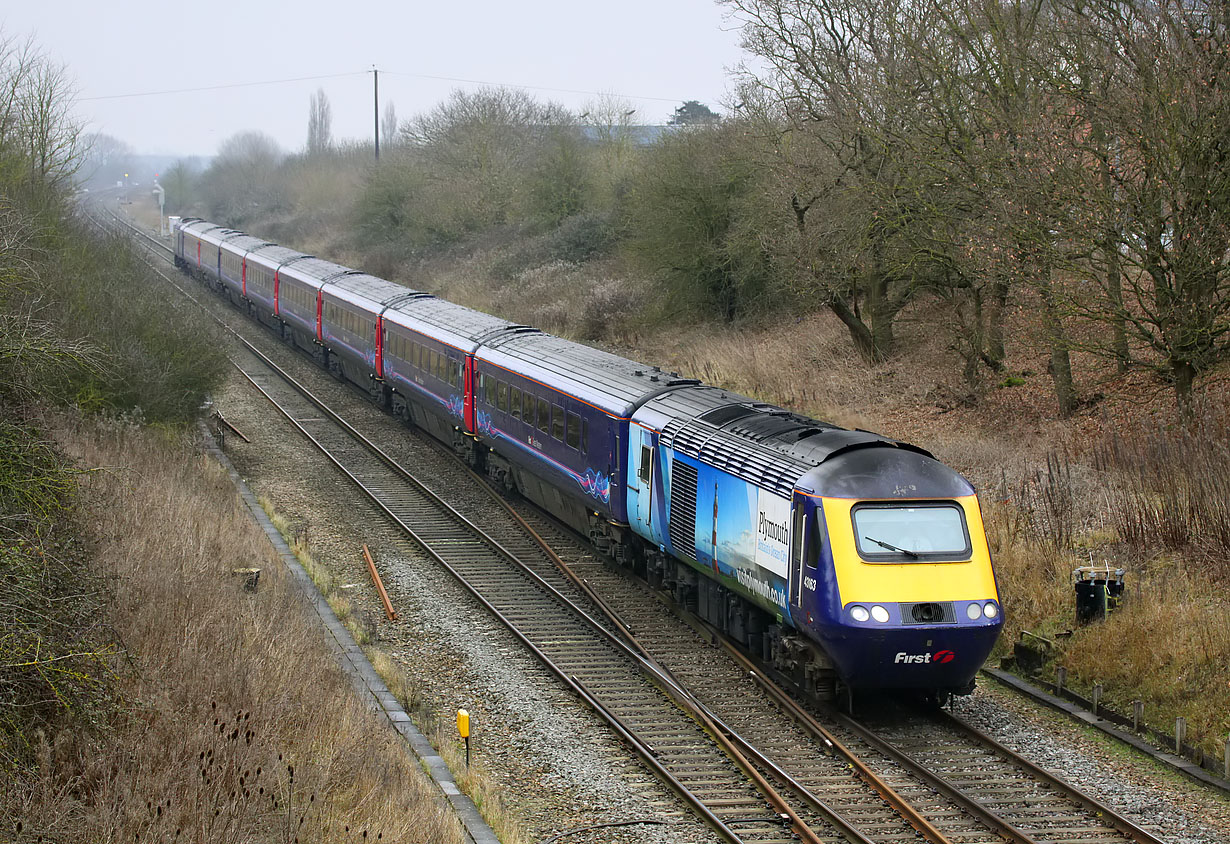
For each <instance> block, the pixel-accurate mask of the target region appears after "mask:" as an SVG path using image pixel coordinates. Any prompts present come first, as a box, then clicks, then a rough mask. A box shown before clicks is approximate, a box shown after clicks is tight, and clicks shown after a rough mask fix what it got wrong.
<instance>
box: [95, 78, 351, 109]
mask: <svg viewBox="0 0 1230 844" xmlns="http://www.w3.org/2000/svg"><path fill="white" fill-rule="evenodd" d="M368 72H369V71H366V70H354V71H350V72H349V73H328V74H324V75H322V76H295V77H292V78H290V79H266V80H264V81H261V82H232V83H230V84H227V85H203V86H201V87H199V88H175V89H168V90H166V91H141V92H138V93H132V94H107V95H105V96H100V97H78V98H77V102H79V103H80V102H90V101H92V100H122V99H127V98H129V97H161V96H163V95H165V94H192V93H196V92H198V91H221V90H223V89H226V88H254V87H256V86H259V85H282V84H285V83H287V82H309V81H312V80H316V79H340V78H342V77H343V76H361V75H363V74H366V73H368Z"/></svg>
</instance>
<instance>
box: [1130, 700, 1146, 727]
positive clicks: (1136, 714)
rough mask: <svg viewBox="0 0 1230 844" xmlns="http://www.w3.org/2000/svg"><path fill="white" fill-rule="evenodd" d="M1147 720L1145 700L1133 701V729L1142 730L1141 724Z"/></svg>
mask: <svg viewBox="0 0 1230 844" xmlns="http://www.w3.org/2000/svg"><path fill="white" fill-rule="evenodd" d="M1144 720H1145V702H1144V701H1143V700H1134V701H1132V729H1133V730H1140V725H1141V724H1142V723H1143V722H1144Z"/></svg>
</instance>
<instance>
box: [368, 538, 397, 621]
mask: <svg viewBox="0 0 1230 844" xmlns="http://www.w3.org/2000/svg"><path fill="white" fill-rule="evenodd" d="M363 559H365V560H367V571H368V573H370V574H371V576H372V582H373V583H375V584H376V591H377V592H379V593H380V601H381V603H383V604H384V614H385V615H387V616H388V617H389V621H397V613H395V612H393V604H392V603H391V602H390V601H389V593H388V592H385V591H384V584H383V583H382V582H381V581H380V573H379V572H377V571H376V561H375V560H373V559H372V552H371V551H368V550H367V546H366V545H364V546H363Z"/></svg>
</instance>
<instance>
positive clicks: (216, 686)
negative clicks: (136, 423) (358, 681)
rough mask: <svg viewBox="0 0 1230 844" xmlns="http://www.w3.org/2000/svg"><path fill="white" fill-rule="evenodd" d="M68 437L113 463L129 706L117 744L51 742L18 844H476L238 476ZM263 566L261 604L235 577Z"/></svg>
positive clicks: (115, 583) (101, 483)
mask: <svg viewBox="0 0 1230 844" xmlns="http://www.w3.org/2000/svg"><path fill="white" fill-rule="evenodd" d="M58 439H59V441H60V442H61V443H62V446H63V447H64V449H65V450H66V451H67V452H68V453H70V454H72V455H74V456H75V457H76V458H77V460H79V461H80V463H82V464H83V465H87V466H105V467H112V468H110V469H109V470H108V471H106V472H96V473H93V474H92V475H90V479H91V480H90V481H89V487H88V489H87V497H88V499H89V500H90V502H91V503H90V509H91V511H92V516H93V525H94V530H93V536H92V537H91V541H92V543H93V545H94V554H93V559H94V561H95V565H96V566H97V567H98V569H99V571H100V572H101V573H102V574H103V576H104V577H105V578H106V579H107V580H108V582H109V583H110V584H111V589H112V596H113V601H112V603H111V613H112V614H111V618H110V622H111V625H112V627H113V629H114V631H115V635H116V638H117V640H118V641H120V642H122V643H123V646H124V648H125V651H126V654H127V659H126V661H125V662H124V663H123V664H119V665H117V671H118V673H119V675H120V678H119V684H120V688H119V692H120V693H121V694H122V697H123V700H124V702H125V705H124V707H123V709H122V712H121V713H119V715H118V717H117V718H116V719H115V721H114V723H113V724H112V725H111V726H110V727H109V728H108V729H107V730H105V731H103V732H101V733H95V734H86V733H84V732H82V731H80V730H76V729H74V728H73V727H72V726H71V725H70V726H66V727H65V728H64V729H63V730H61V731H60V732H59V733H58V734H56V735H54V736H45V737H41V738H40V745H41V751H40V757H41V766H40V768H41V770H40V772H39V776H37V777H36V778H35V779H34V780H33V781H32V782H28V783H23V784H22V787H21V788H18V789H14V790H10V791H8V793H7V794H6V795H5V796H4V797H3V798H0V800H2V801H3V804H0V805H3V808H4V809H6V810H7V811H8V813H9V814H10V815H11V816H12V817H14V818H19V819H20V820H21V824H22V832H21V833H20V834H19V835H18V840H31V841H32V840H35V837H36V836H37V835H42V836H44V837H45V838H46V839H51V840H82V841H150V840H158V841H163V840H165V841H172V840H174V841H195V842H202V844H205V842H209V844H216V842H227V841H245V842H247V841H251V842H262V841H268V842H274V841H279V842H289V841H291V840H294V841H302V842H309V841H351V840H353V841H362V840H368V841H371V840H377V839H379V840H398V841H402V840H405V841H423V842H441V844H444V842H449V844H452V842H460V841H461V832H460V829H459V828H458V825H457V823H456V821H455V819H453V817H452V816H451V814H450V813H449V812H448V811H447V810H446V809H444V808H443V806H442V804H441V802H440V801H439V799H438V796H437V795H436V794H435V793H434V790H433V789H432V788H431V787H430V785H429V784H428V783H427V781H426V779H425V777H424V776H423V775H422V773H421V771H419V770H418V769H417V767H416V766H415V765H414V764H413V763H412V762H411V761H409V759H408V757H407V754H406V752H405V750H404V748H403V747H402V745H401V740H400V738H399V737H397V736H396V734H394V733H393V732H392V731H391V730H389V729H388V727H387V725H385V724H384V723H383V722H382V721H380V720H379V719H377V718H375V717H374V716H373V715H371V714H370V713H369V712H367V711H366V710H365V709H364V708H363V706H362V705H361V703H360V702H359V701H358V700H357V699H356V698H355V696H354V694H353V692H352V689H351V687H350V684H349V683H348V681H347V680H346V679H345V677H344V675H342V673H341V671H340V669H339V668H338V667H337V665H336V663H335V661H334V660H333V659H332V657H331V656H330V654H329V652H328V650H327V649H326V647H325V644H324V641H323V638H322V634H321V632H320V630H319V627H318V624H317V622H316V621H315V617H314V615H309V611H308V610H307V608H306V607H305V605H304V603H303V602H302V600H301V598H300V597H299V595H298V593H297V590H296V588H295V586H294V584H293V582H292V580H291V579H290V577H289V576H288V575H287V574H286V573H284V571H283V569H282V567H281V565H280V563H279V561H278V560H277V559H276V557H275V556H273V554H272V553H271V551H270V549H269V546H268V543H267V541H266V540H265V538H264V537H263V535H262V534H261V533H260V531H259V530H258V529H257V528H256V527H255V526H254V525H253V524H252V522H251V521H250V519H249V518H248V517H247V515H246V513H245V512H243V511H242V510H241V509H240V507H239V505H238V503H237V500H236V498H235V495H234V490H233V488H232V487H231V484H230V481H229V480H228V479H227V478H226V477H225V475H224V474H223V473H222V471H221V470H220V469H219V468H218V467H217V466H216V465H215V464H213V463H212V462H211V461H208V460H206V459H203V458H201V457H199V456H197V455H196V454H194V453H193V452H192V451H191V450H189V449H188V447H187V446H186V445H185V444H184V443H182V442H180V441H178V440H177V439H175V438H173V437H170V436H161V437H160V436H159V435H157V434H155V433H150V432H145V431H140V430H137V429H134V428H131V427H127V426H120V425H112V426H108V425H103V424H97V423H95V422H92V421H86V422H82V421H76V422H73V421H67V422H64V423H63V424H62V425H61V426H60V428H59V431H58ZM248 566H259V567H260V568H261V569H262V572H261V578H260V588H259V590H258V591H257V592H255V593H248V592H245V591H244V590H243V589H242V586H241V579H240V578H238V577H237V576H235V575H233V574H232V570H233V569H235V568H241V567H248ZM10 829H11V828H10Z"/></svg>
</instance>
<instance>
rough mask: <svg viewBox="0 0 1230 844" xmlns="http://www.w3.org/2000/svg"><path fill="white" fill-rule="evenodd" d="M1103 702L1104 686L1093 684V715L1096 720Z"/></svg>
mask: <svg viewBox="0 0 1230 844" xmlns="http://www.w3.org/2000/svg"><path fill="white" fill-rule="evenodd" d="M1101 702H1102V684H1101V683H1094V684H1093V715H1094V717H1095V718H1096V717H1097V714H1098V704H1099V703H1101Z"/></svg>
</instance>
